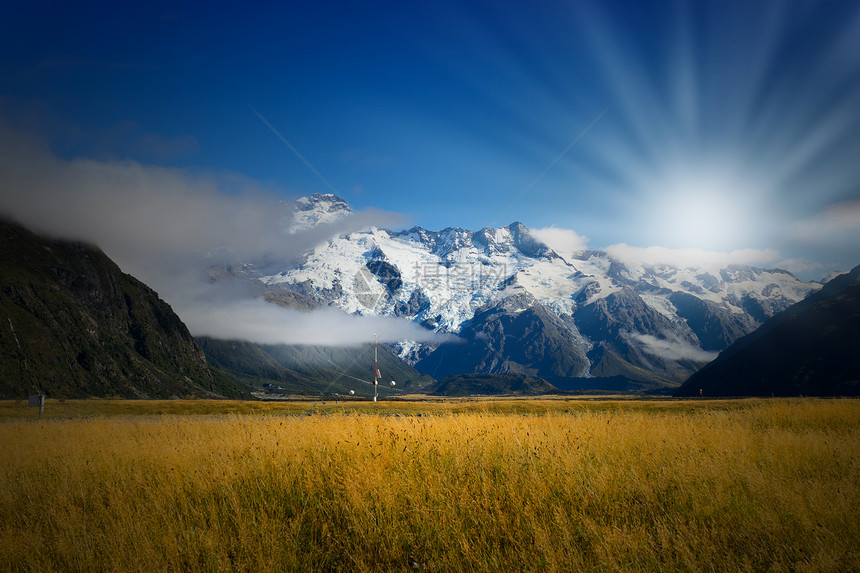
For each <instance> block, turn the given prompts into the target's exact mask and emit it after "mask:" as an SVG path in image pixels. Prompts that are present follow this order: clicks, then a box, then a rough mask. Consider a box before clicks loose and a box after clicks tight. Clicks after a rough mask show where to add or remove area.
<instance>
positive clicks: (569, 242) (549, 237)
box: [531, 225, 588, 259]
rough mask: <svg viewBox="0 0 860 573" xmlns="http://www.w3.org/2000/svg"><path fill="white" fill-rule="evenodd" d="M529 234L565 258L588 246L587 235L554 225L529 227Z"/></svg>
mask: <svg viewBox="0 0 860 573" xmlns="http://www.w3.org/2000/svg"><path fill="white" fill-rule="evenodd" d="M531 234H532V236H534V237H535V238H536V239H537V240H539V241H541V242H542V243H543V244H545V245H546V246H548V247H549V248H550V249H552V250H553V251H555V252H556V253H558V254H559V255H560V256H561V257H562V258H565V259H568V258H570V257H571V256H573V255H575V254H577V253H580V252H582V251H584V250H586V249H587V248H588V237H586V236H585V235H580V234H578V233H576V232H575V231H572V230H570V229H563V228H561V227H556V226H555V225H553V226H550V227H544V228H543V229H531Z"/></svg>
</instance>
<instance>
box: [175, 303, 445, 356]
mask: <svg viewBox="0 0 860 573" xmlns="http://www.w3.org/2000/svg"><path fill="white" fill-rule="evenodd" d="M182 317H183V320H184V321H185V323H186V324H187V325H188V328H189V329H190V330H191V331H192V332H194V333H195V334H197V335H200V336H211V337H213V338H223V339H232V338H238V339H241V340H247V341H249V342H256V343H258V344H309V345H326V346H354V345H357V344H361V343H366V342H373V341H374V334H376V335H377V337H378V340H379V341H380V342H398V341H402V340H417V341H420V342H427V341H435V342H445V341H448V340H453V339H454V338H455V337H453V336H445V335H439V334H436V333H434V332H433V331H431V330H427V329H425V328H422V327H420V326H418V325H417V324H414V323H412V322H409V321H406V320H402V319H397V318H388V317H380V316H355V315H348V314H346V313H344V312H343V311H341V310H338V309H335V308H330V307H329V308H323V309H319V310H315V311H313V312H301V311H297V310H293V309H289V308H283V307H279V306H276V305H273V304H270V303H266V302H264V301H262V300H259V299H253V300H241V301H228V302H227V304H224V305H213V306H199V305H198V306H192V307H190V308H187V309H184V310H183V312H182Z"/></svg>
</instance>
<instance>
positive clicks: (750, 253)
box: [603, 243, 779, 267]
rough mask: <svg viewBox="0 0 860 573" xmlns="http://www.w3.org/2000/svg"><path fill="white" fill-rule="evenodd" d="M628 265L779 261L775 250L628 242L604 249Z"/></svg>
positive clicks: (737, 263) (704, 265)
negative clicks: (648, 244) (665, 245)
mask: <svg viewBox="0 0 860 573" xmlns="http://www.w3.org/2000/svg"><path fill="white" fill-rule="evenodd" d="M603 250H604V251H606V252H607V253H608V254H609V256H611V257H613V258H615V259H618V260H619V261H621V262H623V263H625V264H628V265H661V264H663V265H673V266H679V267H725V266H728V265H755V266H762V265H770V264H772V263H774V262H775V261H777V260H778V259H779V252H778V251H776V250H775V249H738V250H735V251H730V252H720V251H707V250H704V249H669V248H666V247H633V246H631V245H628V244H626V243H619V244H617V245H610V246H609V247H606V248H605V249H603Z"/></svg>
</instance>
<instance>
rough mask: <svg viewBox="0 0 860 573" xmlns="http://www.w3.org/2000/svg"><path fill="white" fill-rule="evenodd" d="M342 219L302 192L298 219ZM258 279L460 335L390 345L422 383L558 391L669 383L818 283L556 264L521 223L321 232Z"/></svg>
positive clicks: (749, 270)
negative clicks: (514, 379) (467, 379)
mask: <svg viewBox="0 0 860 573" xmlns="http://www.w3.org/2000/svg"><path fill="white" fill-rule="evenodd" d="M305 207H306V208H305ZM345 211H346V212H349V206H348V205H347V204H346V203H345V202H344V201H343V200H342V199H340V198H338V197H335V196H333V195H314V196H313V197H311V198H308V199H307V200H304V201H303V202H301V207H300V211H297V214H298V213H302V216H301V219H300V220H299V219H297V221H296V222H297V224H299V225H307V226H309V225H313V224H315V222H317V221H327V220H329V219H326V217H331V216H337V214H338V213H342V212H345ZM303 228H307V227H303ZM259 280H260V281H262V282H263V283H265V284H266V285H269V286H271V287H276V286H277V287H281V288H285V289H287V290H291V291H297V292H299V293H302V294H303V295H306V296H308V297H310V298H312V299H314V300H315V301H317V302H318V303H320V304H325V305H332V306H336V307H339V308H341V309H343V310H345V311H347V312H349V313H357V314H369V315H393V316H399V317H404V318H407V319H409V320H412V321H415V322H417V323H420V324H422V325H424V326H426V327H427V328H431V329H433V330H437V331H443V332H450V333H456V334H458V335H460V338H461V339H462V343H460V344H454V343H449V344H443V345H441V346H437V345H426V344H425V345H419V344H417V343H415V342H412V341H402V342H401V343H399V345H398V351H399V353H400V355H401V357H402V358H404V359H405V360H407V361H409V362H410V363H413V364H415V366H416V368H418V369H419V371H421V372H422V373H427V374H430V375H432V376H434V377H441V376H445V375H448V374H460V373H472V372H474V373H492V372H518V373H525V374H530V375H539V376H542V377H544V378H545V379H547V380H548V381H550V382H552V383H553V384H555V385H556V386H560V387H568V388H574V387H599V386H601V385H602V386H603V387H613V388H614V387H619V389H623V388H621V387H624V388H631V387H654V386H660V385H664V384H666V385H677V384H678V383H679V382H680V381H683V380H684V379H685V378H686V377H687V376H689V374H691V373H692V372H694V371H695V370H697V369H698V368H699V367H701V366H702V365H703V364H704V363H706V362H708V361H709V360H711V359H712V358H713V357H715V356H716V353H717V352H719V351H720V350H722V349H724V348H725V347H727V346H728V345H729V344H731V343H732V342H733V341H734V340H736V339H737V338H739V337H740V336H743V335H745V334H747V333H749V332H751V331H752V330H754V329H755V328H756V327H757V326H758V325H759V324H761V323H762V322H763V321H764V320H766V319H768V318H770V317H771V316H773V315H774V314H775V313H776V312H779V311H781V310H783V309H784V308H786V307H787V306H789V305H790V304H792V303H795V302H797V301H799V300H801V299H803V298H804V297H805V296H807V295H808V294H809V293H811V292H812V291H814V290H816V289H817V288H820V286H821V285H820V284H817V283H803V282H800V281H799V280H797V279H796V278H795V277H794V276H793V275H791V274H790V273H788V272H786V271H782V270H764V269H759V268H754V267H748V266H727V267H724V268H718V267H707V266H702V267H684V268H681V267H675V266H670V265H650V264H631V263H629V262H627V263H624V262H621V261H620V260H618V259H615V258H613V257H611V256H610V255H609V254H607V253H605V252H600V251H583V252H580V253H577V254H575V255H573V256H568V257H567V258H563V257H561V256H559V255H558V254H557V253H556V252H555V251H553V250H552V249H551V248H549V247H548V246H547V245H545V244H544V243H542V242H541V241H539V240H537V239H536V238H535V237H534V236H533V235H532V234H531V233H530V232H529V230H528V229H527V228H526V227H525V226H524V225H522V224H520V223H513V224H511V225H508V226H506V227H501V228H498V229H490V228H486V229H481V230H480V231H475V232H473V231H469V230H466V229H459V228H448V229H444V230H441V231H429V230H427V229H423V228H421V227H414V228H412V229H408V230H404V231H399V232H393V231H388V230H384V229H378V228H370V229H369V230H365V231H361V232H354V233H350V234H347V235H342V236H335V237H332V238H331V239H330V240H329V241H327V242H326V243H324V244H320V245H318V246H317V247H316V248H314V249H313V250H312V252H309V253H308V254H307V256H306V258H305V261H304V263H303V264H302V265H301V267H300V268H296V269H289V270H285V271H283V272H281V273H279V274H275V275H271V276H264V277H259Z"/></svg>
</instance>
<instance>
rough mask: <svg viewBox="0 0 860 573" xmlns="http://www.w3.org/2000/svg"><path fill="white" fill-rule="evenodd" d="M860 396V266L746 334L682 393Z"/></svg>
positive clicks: (699, 373) (684, 385)
mask: <svg viewBox="0 0 860 573" xmlns="http://www.w3.org/2000/svg"><path fill="white" fill-rule="evenodd" d="M700 391H701V394H702V395H705V396H771V395H774V396H858V395H860V266H858V267H855V268H854V269H853V270H852V271H851V272H850V273H848V274H844V275H841V276H839V277H837V278H835V279H833V280H831V281H830V282H828V283H827V284H826V285H824V287H823V288H822V289H821V290H820V291H818V292H817V293H815V294H813V295H811V296H810V297H809V298H807V299H805V300H803V301H801V302H799V303H797V304H795V305H792V306H791V307H789V308H788V309H786V310H784V311H782V312H780V313H778V314H777V315H776V316H774V317H773V318H771V319H770V320H768V321H767V322H765V323H764V324H763V325H762V326H761V327H759V328H758V329H757V330H756V331H754V332H753V333H751V334H749V335H747V336H745V337H743V338H741V339H740V340H738V341H736V342H735V343H734V344H732V345H731V346H729V347H728V348H727V349H726V350H724V351H723V352H722V353H721V354H720V356H719V357H718V358H717V359H716V360H714V361H713V362H711V363H710V364H708V365H707V366H705V367H704V368H702V369H701V370H700V371H698V372H697V373H696V374H694V375H693V376H691V377H690V379H689V380H687V381H686V382H685V383H684V384H683V385H682V386H681V387H680V388H679V389H678V390H677V392H676V395H677V396H698V395H699V393H700Z"/></svg>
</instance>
